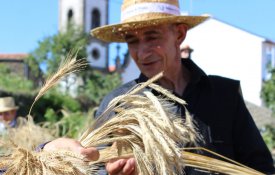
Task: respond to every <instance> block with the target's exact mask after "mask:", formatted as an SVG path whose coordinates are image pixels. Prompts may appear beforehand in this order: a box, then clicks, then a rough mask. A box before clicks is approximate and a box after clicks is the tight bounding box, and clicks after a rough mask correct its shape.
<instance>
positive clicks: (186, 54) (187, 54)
mask: <svg viewBox="0 0 275 175" xmlns="http://www.w3.org/2000/svg"><path fill="white" fill-rule="evenodd" d="M192 52H193V49H192V48H191V47H190V46H189V45H188V44H184V43H182V44H181V45H180V55H181V58H183V59H191V53H192Z"/></svg>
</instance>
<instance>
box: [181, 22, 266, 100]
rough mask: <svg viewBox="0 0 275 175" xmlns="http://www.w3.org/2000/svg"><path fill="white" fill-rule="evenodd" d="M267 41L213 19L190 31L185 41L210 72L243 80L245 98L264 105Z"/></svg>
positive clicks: (195, 60)
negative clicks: (264, 55) (261, 95)
mask: <svg viewBox="0 0 275 175" xmlns="http://www.w3.org/2000/svg"><path fill="white" fill-rule="evenodd" d="M263 41H264V39H263V38H261V37H258V36H255V35H252V34H250V33H248V32H245V31H243V30H240V29H238V28H235V27H232V26H230V25H227V24H225V23H222V22H220V21H217V20H215V19H209V20H207V21H206V22H204V23H203V24H201V25H199V26H197V27H195V28H193V29H191V30H190V31H188V33H187V38H186V40H185V41H184V43H186V44H189V45H190V46H191V48H193V49H194V52H193V53H192V59H193V60H194V62H196V63H197V64H198V65H199V66H200V67H201V68H202V69H203V70H204V71H205V72H206V73H207V74H214V75H221V76H225V77H228V78H233V79H238V80H240V81H241V86H242V92H243V95H244V99H246V100H247V101H250V102H252V103H254V104H257V105H261V104H262V103H261V99H260V91H261V86H262V43H263Z"/></svg>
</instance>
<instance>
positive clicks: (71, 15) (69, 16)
mask: <svg viewBox="0 0 275 175" xmlns="http://www.w3.org/2000/svg"><path fill="white" fill-rule="evenodd" d="M73 16H74V13H73V10H72V9H70V10H69V11H68V15H67V17H68V23H71V22H72V19H73Z"/></svg>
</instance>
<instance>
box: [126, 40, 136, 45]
mask: <svg viewBox="0 0 275 175" xmlns="http://www.w3.org/2000/svg"><path fill="white" fill-rule="evenodd" d="M126 42H127V44H136V43H137V42H138V40H128V41H126Z"/></svg>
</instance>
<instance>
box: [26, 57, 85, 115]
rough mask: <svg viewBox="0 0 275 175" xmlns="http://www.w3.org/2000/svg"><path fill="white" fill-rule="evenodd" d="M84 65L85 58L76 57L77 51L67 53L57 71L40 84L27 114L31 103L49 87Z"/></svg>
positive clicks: (81, 68) (79, 69)
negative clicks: (40, 86)
mask: <svg viewBox="0 0 275 175" xmlns="http://www.w3.org/2000/svg"><path fill="white" fill-rule="evenodd" d="M86 66H87V61H86V59H84V58H83V59H77V52H76V53H69V54H68V56H67V57H66V58H65V59H64V61H63V62H62V63H61V64H60V66H59V68H58V70H57V72H56V73H54V74H53V75H52V76H49V78H47V80H46V81H45V84H44V85H43V86H42V88H41V89H40V91H39V92H38V94H37V96H36V97H35V99H34V101H33V103H32V105H31V107H30V110H29V114H28V115H30V113H31V110H32V108H33V105H34V104H35V103H36V101H37V100H38V99H39V98H41V97H42V96H43V95H44V94H45V93H46V92H47V91H48V90H49V89H50V88H52V87H54V86H55V85H56V84H57V83H58V82H59V81H60V80H61V79H62V78H64V77H65V76H67V75H69V74H71V73H75V72H79V71H81V70H83V69H84V68H85V67H86Z"/></svg>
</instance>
